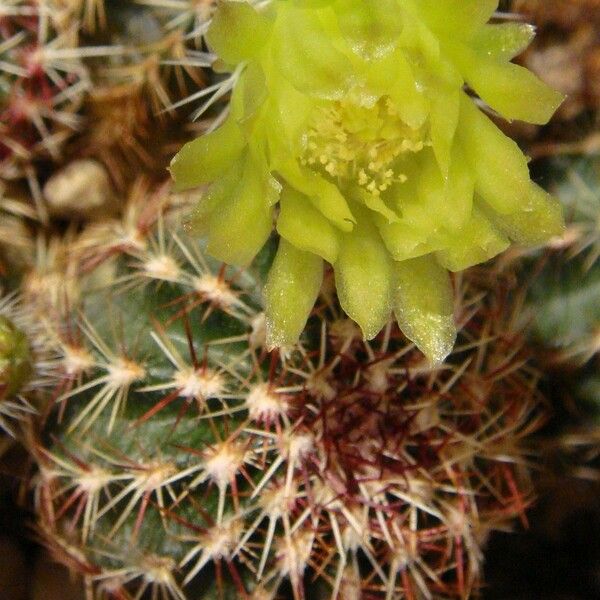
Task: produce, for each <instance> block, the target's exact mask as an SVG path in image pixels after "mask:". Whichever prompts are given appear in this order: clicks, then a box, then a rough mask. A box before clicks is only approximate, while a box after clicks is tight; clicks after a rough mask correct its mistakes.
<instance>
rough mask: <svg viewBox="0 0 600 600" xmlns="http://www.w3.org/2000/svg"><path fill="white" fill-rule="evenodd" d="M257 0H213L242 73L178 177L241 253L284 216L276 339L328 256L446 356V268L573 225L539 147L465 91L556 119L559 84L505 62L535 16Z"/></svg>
mask: <svg viewBox="0 0 600 600" xmlns="http://www.w3.org/2000/svg"><path fill="white" fill-rule="evenodd" d="M261 7H262V8H258V7H254V6H252V5H251V4H249V3H247V2H230V1H224V2H222V3H221V4H220V6H219V8H218V9H217V12H216V14H215V17H214V19H213V23H212V26H211V28H210V30H209V32H208V34H207V40H208V43H209V45H210V47H211V49H212V50H213V51H214V52H215V53H216V54H217V56H219V57H220V64H225V65H229V68H230V70H231V72H232V74H233V75H232V77H233V78H234V79H235V80H236V83H235V85H234V90H233V96H232V101H231V107H230V111H229V115H228V117H227V119H226V120H225V122H224V124H223V125H222V126H221V127H220V128H218V129H216V130H215V131H214V132H212V133H210V134H208V135H206V136H204V137H201V138H200V139H198V140H195V141H194V142H191V143H190V144H187V145H186V146H185V147H184V148H183V149H182V150H181V152H180V153H179V154H178V155H177V156H176V157H175V159H174V160H173V162H172V164H171V172H172V175H173V177H174V178H175V180H176V182H177V185H178V186H179V187H180V188H189V187H195V186H198V185H205V184H209V185H208V188H207V191H206V192H205V194H204V197H203V199H202V200H201V205H202V206H201V207H200V208H199V209H198V210H197V211H196V218H195V221H196V223H197V225H198V229H199V230H201V231H202V233H203V234H206V237H207V239H208V250H209V252H210V253H211V254H213V255H214V256H215V257H217V258H219V259H221V260H224V261H225V262H228V263H231V264H235V265H239V266H244V265H247V264H248V263H249V262H250V261H251V260H252V259H253V257H254V256H255V255H256V253H257V252H258V251H259V250H260V248H261V246H262V245H263V243H264V242H265V241H266V239H267V237H268V235H269V233H270V231H271V229H272V221H273V220H275V222H276V229H277V232H278V233H279V235H280V236H281V238H282V240H285V242H283V241H282V243H281V244H280V249H279V255H278V257H277V259H276V261H275V263H274V267H273V272H272V273H271V275H270V277H269V282H268V285H267V289H266V301H267V302H266V304H267V328H268V339H269V340H270V341H271V343H272V344H273V345H277V344H280V343H286V344H288V343H291V342H293V341H295V340H296V339H297V337H298V335H299V333H300V332H301V330H302V328H303V324H304V323H305V321H306V318H307V316H308V314H309V312H310V307H311V305H312V302H313V298H314V296H315V294H316V291H315V290H316V289H317V288H318V281H319V279H320V277H321V276H322V272H323V261H325V262H328V263H330V264H331V265H332V266H333V270H334V273H335V280H336V286H337V290H338V296H339V298H340V303H341V305H342V307H343V309H344V310H345V311H346V312H347V313H348V315H349V316H350V317H351V318H352V319H354V320H355V321H356V322H357V323H358V324H359V325H360V327H361V328H362V330H363V334H364V335H365V337H366V338H372V337H373V336H375V335H377V333H378V332H379V330H380V329H381V327H382V326H383V325H384V324H385V323H386V322H387V320H388V319H389V317H390V315H391V313H392V311H393V312H394V314H395V315H396V317H397V319H398V322H399V324H400V327H401V328H402V330H403V331H404V333H405V334H406V335H407V336H408V337H409V338H410V339H411V340H413V341H414V342H415V343H416V344H417V346H418V347H419V348H420V349H421V350H422V351H423V352H424V353H425V354H426V355H427V356H428V358H429V359H430V360H432V361H433V362H438V361H441V360H443V359H444V358H445V357H446V355H447V354H448V352H449V351H450V350H451V349H452V345H453V340H454V337H455V333H456V329H455V325H454V322H453V318H452V288H451V281H450V279H449V276H448V273H447V271H459V270H462V269H465V268H467V267H470V266H472V265H474V264H477V263H480V262H483V261H486V260H488V259H490V258H492V257H493V256H495V255H497V254H498V253H500V252H502V251H503V250H505V249H506V248H507V247H508V246H509V245H510V243H511V242H516V243H520V244H539V243H541V242H543V241H545V240H547V239H548V238H550V237H552V236H554V235H557V234H559V233H561V231H562V228H563V222H562V214H561V211H560V208H559V205H558V203H557V202H556V201H555V200H554V199H553V198H552V197H550V196H549V195H548V194H546V193H545V192H544V191H543V190H541V189H540V188H538V187H537V186H535V185H534V184H533V183H532V182H531V180H530V176H529V170H528V166H527V158H526V157H525V156H524V155H523V153H522V152H521V150H520V149H519V147H518V146H517V145H516V143H515V142H514V141H512V140H511V139H509V138H508V137H507V136H506V135H504V134H503V133H502V131H501V130H500V129H499V128H498V127H497V126H496V125H495V124H494V123H493V122H492V121H491V120H490V119H489V118H488V117H487V116H486V115H485V114H484V113H483V112H482V111H481V110H480V109H479V108H478V106H477V104H476V102H475V101H474V99H473V98H472V97H471V96H469V95H468V94H467V93H466V92H465V87H466V86H469V87H470V88H471V89H472V90H474V91H475V92H476V93H477V94H478V96H479V98H480V99H481V100H482V101H483V102H484V103H485V104H486V105H487V106H489V107H490V108H491V109H493V110H495V111H496V112H497V113H499V114H500V115H501V116H503V117H504V118H506V119H519V120H523V121H528V122H531V123H539V124H542V123H545V122H547V121H548V120H549V119H550V117H551V115H552V114H553V113H554V111H555V110H556V108H557V107H558V106H559V105H560V103H561V101H562V97H561V96H560V95H559V94H558V93H556V92H554V91H553V90H551V89H550V88H548V87H547V86H546V85H545V84H543V83H542V82H541V81H540V80H539V79H537V78H536V77H535V76H534V75H533V74H532V73H530V72H529V71H527V70H526V69H524V68H523V67H520V66H518V65H515V64H513V63H511V62H510V61H511V59H512V58H513V57H514V56H515V55H517V54H518V53H519V52H521V51H522V50H523V49H524V48H525V47H526V46H527V44H528V43H529V42H530V41H531V39H532V37H533V30H532V28H531V27H530V26H529V25H526V24H520V23H508V24H506V23H505V24H489V23H488V22H489V20H490V18H491V17H492V15H493V14H494V11H495V10H496V9H497V7H498V0H378V2H376V3H370V2H362V1H358V0H272V1H271V2H269V3H264V5H263V4H261ZM277 204H279V211H277V210H275V205H277ZM303 280H305V282H306V286H304V287H303V285H302V282H303Z"/></svg>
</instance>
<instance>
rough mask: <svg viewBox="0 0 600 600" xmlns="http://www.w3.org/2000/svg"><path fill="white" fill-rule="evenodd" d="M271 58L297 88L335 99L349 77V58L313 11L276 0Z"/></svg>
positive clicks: (344, 88) (348, 82)
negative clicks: (275, 18)
mask: <svg viewBox="0 0 600 600" xmlns="http://www.w3.org/2000/svg"><path fill="white" fill-rule="evenodd" d="M278 4H279V7H278V18H277V25H276V27H277V31H276V34H275V35H274V41H273V47H272V59H273V62H274V63H275V64H276V65H277V67H278V68H279V70H280V71H281V74H282V76H283V77H285V78H286V79H288V81H290V83H291V84H292V85H293V86H294V87H295V88H296V89H297V90H299V91H301V92H303V93H305V94H309V95H314V96H316V97H319V98H326V99H329V100H333V99H339V98H341V97H343V95H344V94H345V93H346V92H347V90H348V86H349V84H350V82H351V80H352V65H351V64H350V61H349V60H348V59H347V58H346V57H345V56H344V54H342V53H341V52H340V51H338V50H336V48H335V46H334V45H333V44H332V43H331V42H330V39H331V34H330V35H328V34H327V32H326V31H325V30H324V28H323V26H322V25H321V23H320V22H319V19H318V16H317V14H316V12H318V11H316V12H313V11H305V10H299V9H297V8H295V7H293V6H292V5H290V4H288V3H282V2H280V3H278Z"/></svg>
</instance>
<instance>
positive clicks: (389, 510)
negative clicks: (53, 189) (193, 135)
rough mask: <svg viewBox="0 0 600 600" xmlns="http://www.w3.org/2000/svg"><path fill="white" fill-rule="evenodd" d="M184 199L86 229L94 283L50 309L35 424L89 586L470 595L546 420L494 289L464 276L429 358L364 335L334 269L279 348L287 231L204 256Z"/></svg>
mask: <svg viewBox="0 0 600 600" xmlns="http://www.w3.org/2000/svg"><path fill="white" fill-rule="evenodd" d="M139 189H144V188H143V186H141V188H139ZM135 196H139V193H137V194H136V195H134V197H135ZM174 199H175V196H172V195H169V193H168V190H166V189H164V188H163V189H162V190H159V192H157V193H156V194H155V195H154V197H148V196H147V195H146V196H144V195H142V201H141V202H140V203H139V205H138V206H128V207H127V210H126V214H125V216H124V217H123V219H122V220H121V221H112V222H106V223H99V224H97V225H95V226H92V227H90V228H89V229H88V230H87V231H84V233H82V234H81V236H80V237H79V238H78V239H75V240H73V241H72V242H71V249H72V258H71V262H72V263H73V262H74V263H75V264H76V265H77V268H78V269H79V273H80V278H79V280H80V281H81V282H82V284H83V282H85V281H91V280H93V281H94V284H93V287H92V288H90V287H88V288H87V289H88V291H87V293H85V294H84V293H82V294H79V295H78V294H73V295H72V298H74V299H75V298H85V300H84V301H83V300H82V301H78V302H76V301H75V300H72V301H71V304H70V305H66V306H65V305H64V304H63V305H61V306H59V307H58V308H57V309H56V310H55V311H51V310H50V309H46V310H47V312H48V313H49V314H52V318H51V319H49V322H48V323H47V324H46V325H45V327H44V334H43V335H44V339H45V340H46V342H45V343H46V345H47V346H51V347H52V348H51V349H50V348H48V349H49V351H50V350H51V352H50V353H51V355H52V356H53V357H54V359H53V361H50V362H49V363H48V372H49V377H50V378H51V379H53V381H54V386H53V388H52V389H50V391H49V394H48V395H49V397H50V400H49V402H50V404H49V405H48V406H47V408H46V409H45V410H43V411H40V415H38V416H36V417H34V418H33V419H32V425H33V426H32V427H31V431H30V435H29V436H28V440H29V444H30V451H31V453H32V455H33V457H34V458H35V459H36V461H37V464H38V467H39V471H38V473H37V475H36V476H35V479H34V481H33V487H34V497H35V502H36V514H37V531H38V534H39V536H40V538H41V539H42V540H44V542H45V544H46V545H47V546H48V548H49V549H50V550H51V552H52V554H53V556H54V557H55V558H56V559H57V560H59V561H61V562H63V563H64V564H66V565H68V566H69V567H70V568H71V569H72V570H74V571H76V572H78V573H80V574H81V575H82V577H83V579H84V580H85V584H86V589H87V593H88V597H89V598H110V599H115V598H118V599H130V598H145V597H149V598H156V599H159V598H160V599H163V598H165V599H177V600H185V599H188V598H189V599H190V600H191V599H192V598H193V599H195V600H198V599H212V598H227V599H229V598H231V599H233V598H236V599H237V598H252V599H259V598H260V599H265V598H272V599H274V598H291V597H293V598H295V599H301V598H316V599H319V598H338V599H342V598H343V599H346V598H359V597H364V598H381V599H384V598H385V599H395V598H467V597H469V596H470V595H471V594H472V593H474V592H475V590H476V589H477V588H478V586H479V584H480V576H481V572H480V567H481V548H482V546H483V544H484V543H485V540H486V537H487V535H488V534H489V532H490V531H492V530H493V529H495V528H498V527H506V526H507V524H508V523H509V522H510V521H511V520H512V519H513V518H514V517H516V516H518V515H522V514H523V511H524V509H525V507H526V505H527V503H528V502H529V496H530V493H531V489H530V484H529V478H528V473H527V468H526V466H525V465H526V461H525V460H524V457H523V455H522V452H523V450H522V448H521V443H520V440H521V438H522V437H523V436H525V435H527V434H528V433H529V432H530V431H532V430H533V429H535V428H536V426H537V425H538V423H539V418H540V416H541V414H540V412H539V408H540V405H539V398H538V395H537V392H536V383H537V375H536V374H535V372H534V371H533V370H532V369H531V368H530V367H529V366H528V365H527V354H526V352H525V351H524V350H523V348H522V343H521V337H520V335H519V333H518V331H516V330H515V328H514V326H513V323H514V322H515V319H513V315H511V314H510V312H509V311H508V310H507V308H506V303H505V302H504V301H503V300H502V298H503V296H502V293H498V294H488V296H487V297H486V299H485V301H484V300H483V299H482V294H481V290H482V287H481V284H480V283H478V280H477V278H472V279H471V280H469V281H467V280H466V279H464V280H461V281H457V290H458V294H457V309H456V315H457V320H458V322H459V323H460V324H461V332H460V333H459V342H458V344H457V346H456V348H455V350H454V352H453V353H452V354H451V356H450V357H449V359H448V361H447V362H446V363H445V364H444V365H443V366H441V367H432V366H431V365H430V364H428V363H427V362H426V361H425V360H424V359H423V356H422V354H421V353H420V352H419V351H418V350H417V349H416V348H415V346H414V345H413V344H411V343H409V342H407V341H406V338H405V337H404V336H403V335H402V334H401V332H400V331H399V329H398V328H397V327H396V325H395V324H392V323H391V322H390V323H388V324H387V325H386V326H385V328H384V330H383V331H382V332H381V333H380V334H379V335H378V336H376V338H375V339H374V340H373V341H372V342H366V341H364V339H363V337H362V335H361V332H360V330H359V329H358V327H357V326H356V325H355V324H354V323H353V322H352V321H351V320H350V319H347V318H346V317H345V316H344V314H343V311H342V310H341V308H340V306H339V305H338V304H337V302H336V301H335V296H334V294H333V290H334V285H333V281H331V276H330V275H328V276H327V278H326V285H325V286H324V294H323V296H322V299H321V300H319V303H318V305H317V309H316V311H315V314H314V315H313V316H312V317H311V319H310V320H309V323H308V326H307V329H306V332H305V334H304V335H303V336H302V340H301V342H300V343H299V344H297V345H296V346H294V347H290V348H288V349H287V350H286V352H285V353H284V352H282V351H281V352H267V350H266V337H265V315H264V313H263V308H262V305H261V293H260V290H261V288H262V280H263V278H264V274H265V273H266V272H267V271H268V268H269V263H270V262H271V257H270V255H272V254H273V249H270V248H267V249H266V250H265V251H263V252H262V253H261V254H260V255H259V257H258V260H257V261H255V264H254V266H253V267H252V268H251V269H249V268H247V269H241V270H234V269H232V268H228V267H225V266H223V265H221V264H219V263H216V262H214V261H213V260H212V259H208V258H207V257H206V256H205V255H204V253H203V252H202V251H200V250H199V249H198V247H197V243H195V242H194V241H192V240H190V239H188V238H187V236H186V234H185V233H182V232H180V231H179V227H178V222H177V220H174V217H173V216H172V209H173V206H171V205H172V204H173V202H172V201H173V200H174ZM174 231H177V233H174ZM479 277H480V278H481V279H482V280H483V279H485V274H484V273H480V274H479ZM30 278H33V275H30ZM500 284H501V282H499V281H494V285H495V287H496V288H500V287H501V285H500ZM86 285H88V286H89V285H91V284H89V283H88V284H86ZM91 289H93V290H94V292H93V293H91V292H90V290H91ZM59 313H62V318H58V314H59Z"/></svg>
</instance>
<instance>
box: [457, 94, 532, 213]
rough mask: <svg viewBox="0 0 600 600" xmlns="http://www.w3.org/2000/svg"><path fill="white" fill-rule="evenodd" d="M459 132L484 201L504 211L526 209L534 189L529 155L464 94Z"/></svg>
mask: <svg viewBox="0 0 600 600" xmlns="http://www.w3.org/2000/svg"><path fill="white" fill-rule="evenodd" d="M458 134H459V135H458V138H459V140H460V143H461V147H462V148H463V150H464V153H465V157H466V159H467V160H468V162H469V164H470V165H471V168H472V170H473V172H474V173H475V178H476V181H475V188H476V190H477V192H478V193H479V194H480V195H481V196H482V197H483V198H484V200H485V201H486V202H487V203H488V204H489V205H490V206H491V207H492V208H493V209H494V210H495V211H497V212H499V213H501V214H509V213H514V212H516V211H518V210H520V209H521V208H523V207H524V206H525V204H526V201H527V198H528V196H529V191H530V179H529V169H528V167H527V158H526V157H525V155H524V154H523V153H522V152H521V150H520V148H519V146H517V144H516V143H515V142H514V141H513V140H511V139H510V138H508V137H506V135H504V133H502V131H500V129H498V127H496V125H494V123H492V121H491V120H490V119H489V118H488V117H487V116H486V115H484V114H483V113H482V112H481V111H480V110H479V109H478V108H477V107H476V106H475V104H474V103H473V101H472V100H471V99H470V98H469V97H468V96H467V95H466V94H464V93H463V94H462V97H461V105H460V124H459V128H458Z"/></svg>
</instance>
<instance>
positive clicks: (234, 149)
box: [169, 116, 246, 191]
mask: <svg viewBox="0 0 600 600" xmlns="http://www.w3.org/2000/svg"><path fill="white" fill-rule="evenodd" d="M245 146H246V141H245V140H244V137H243V135H242V132H241V131H240V128H239V127H238V125H237V123H236V122H235V120H234V119H233V118H232V117H231V116H230V117H229V118H228V119H227V120H226V121H225V123H223V125H221V127H219V128H218V129H216V130H215V131H213V132H212V133H209V134H207V135H203V136H201V137H199V138H196V139H195V140H194V141H193V142H188V143H187V144H186V145H185V146H184V147H183V148H182V149H181V150H180V151H179V152H178V154H177V155H176V156H175V158H174V159H173V160H172V161H171V166H170V169H169V170H170V171H171V175H172V176H173V178H174V179H175V189H176V191H182V190H187V189H190V188H194V187H197V186H199V185H202V184H205V183H211V182H212V181H214V180H215V179H217V178H218V177H220V176H221V175H223V174H224V173H225V171H227V169H228V168H229V167H230V166H231V165H232V164H233V163H234V162H235V161H236V160H237V159H238V158H239V157H240V155H241V153H242V151H243V149H244V147H245Z"/></svg>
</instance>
